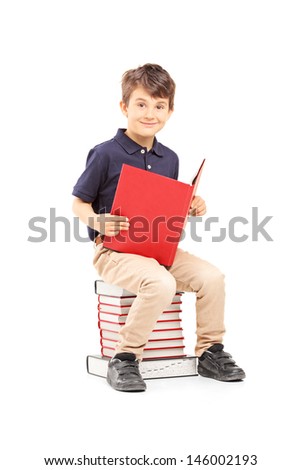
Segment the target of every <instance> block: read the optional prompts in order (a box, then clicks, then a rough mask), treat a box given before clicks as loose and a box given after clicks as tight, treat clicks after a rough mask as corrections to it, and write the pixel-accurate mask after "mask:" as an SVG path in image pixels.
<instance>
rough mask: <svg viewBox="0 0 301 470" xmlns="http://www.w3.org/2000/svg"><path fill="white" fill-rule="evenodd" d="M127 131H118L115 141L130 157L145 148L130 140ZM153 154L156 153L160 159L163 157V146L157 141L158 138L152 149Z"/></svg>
mask: <svg viewBox="0 0 301 470" xmlns="http://www.w3.org/2000/svg"><path fill="white" fill-rule="evenodd" d="M125 131H126V129H118V131H117V134H116V135H115V140H116V141H117V142H118V143H119V144H120V145H121V147H122V148H123V149H124V150H125V151H126V152H127V153H129V154H130V155H132V154H134V153H135V152H138V150H139V151H140V150H141V149H142V148H143V147H141V145H139V144H137V142H135V141H134V140H132V139H130V138H129V137H128V136H127V135H126V134H125ZM151 151H152V152H153V153H155V154H156V155H157V156H158V157H163V155H164V154H163V151H162V147H161V144H160V143H159V142H158V141H157V139H156V137H155V138H154V145H153V147H152V149H151Z"/></svg>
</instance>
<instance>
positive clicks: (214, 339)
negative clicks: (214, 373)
mask: <svg viewBox="0 0 301 470" xmlns="http://www.w3.org/2000/svg"><path fill="white" fill-rule="evenodd" d="M169 272H170V274H172V275H173V276H174V278H175V279H176V281H177V289H178V290H183V291H186V292H195V294H196V333H197V342H196V347H195V354H196V355H197V356H201V355H202V353H203V352H204V351H205V349H208V348H209V347H210V346H212V344H215V343H222V341H223V335H224V333H225V327H224V305H225V287H224V275H223V274H222V273H221V272H220V271H219V269H218V268H216V267H215V266H213V265H212V264H210V263H208V262H207V261H204V260H202V259H200V258H198V257H197V256H194V255H191V254H190V253H187V252H185V251H183V250H181V249H178V251H177V254H176V257H175V260H174V263H173V266H172V267H171V268H170V270H169Z"/></svg>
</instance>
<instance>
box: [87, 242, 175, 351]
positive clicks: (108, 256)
mask: <svg viewBox="0 0 301 470" xmlns="http://www.w3.org/2000/svg"><path fill="white" fill-rule="evenodd" d="M94 266H95V268H96V270H97V271H98V273H99V275H100V276H101V277H102V279H103V280H104V281H105V282H107V283H110V284H116V285H118V286H120V287H122V288H124V289H127V290H129V291H131V292H133V293H134V294H136V296H137V297H136V298H135V300H134V302H133V304H132V306H131V308H130V311H129V313H128V315H127V320H126V324H125V325H124V326H123V327H122V328H121V330H120V341H119V342H118V343H117V347H116V352H133V353H134V354H136V357H137V358H138V359H141V357H142V352H143V348H144V347H145V345H146V343H147V341H148V338H149V336H150V334H151V332H152V330H153V329H154V326H155V323H156V321H157V319H158V318H159V316H160V315H161V313H162V312H163V310H164V309H165V308H166V307H167V306H168V305H169V304H170V303H171V302H172V299H173V297H174V295H175V292H176V281H175V279H174V277H173V276H172V275H171V274H170V273H169V272H168V271H167V270H166V269H165V268H164V267H163V266H161V265H160V264H159V263H158V262H157V261H156V260H154V259H152V258H145V257H142V256H139V255H132V254H126V253H117V252H113V251H111V250H109V251H107V252H105V253H103V254H101V255H100V256H98V253H97V248H96V253H95V257H94Z"/></svg>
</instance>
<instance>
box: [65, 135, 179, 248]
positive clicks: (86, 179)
mask: <svg viewBox="0 0 301 470" xmlns="http://www.w3.org/2000/svg"><path fill="white" fill-rule="evenodd" d="M125 131H126V129H118V132H117V134H116V135H115V137H113V139H111V140H108V141H107V142H103V143H102V144H99V145H96V147H94V148H93V149H91V150H90V152H89V154H88V157H87V162H86V169H85V171H84V172H83V173H82V175H81V176H80V177H79V179H78V181H77V183H76V185H75V186H74V188H73V192H72V194H73V195H74V196H77V197H79V198H80V199H82V200H83V201H85V202H90V203H91V202H92V207H93V210H94V212H95V213H96V214H103V213H105V212H106V213H109V212H110V211H111V207H112V203H113V199H114V195H115V191H116V187H117V183H118V179H119V175H120V172H121V168H122V165H123V164H124V163H126V164H127V165H132V166H134V167H136V168H142V169H144V170H147V171H153V172H154V173H158V174H159V175H163V176H168V177H169V178H173V179H178V172H179V159H178V156H177V154H176V153H175V152H173V151H172V150H171V149H169V148H168V147H165V146H164V145H162V144H160V143H159V142H158V141H157V139H156V138H155V139H154V145H153V147H152V149H151V150H150V151H147V148H146V147H141V145H139V144H137V143H136V142H134V141H133V140H132V139H130V138H129V137H128V136H127V135H126V134H125V133H124V132H125ZM88 233H89V237H90V239H91V240H94V239H95V237H96V236H97V235H98V232H96V231H95V230H93V229H91V228H90V227H88Z"/></svg>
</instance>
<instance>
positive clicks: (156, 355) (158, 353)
mask: <svg viewBox="0 0 301 470" xmlns="http://www.w3.org/2000/svg"><path fill="white" fill-rule="evenodd" d="M101 354H102V356H104V357H113V356H114V354H115V347H114V346H112V347H111V346H103V345H102V348H101ZM167 357H169V358H176V357H185V352H184V348H182V347H181V346H175V347H174V348H160V349H159V348H154V349H144V351H143V360H145V359H164V358H167Z"/></svg>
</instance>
